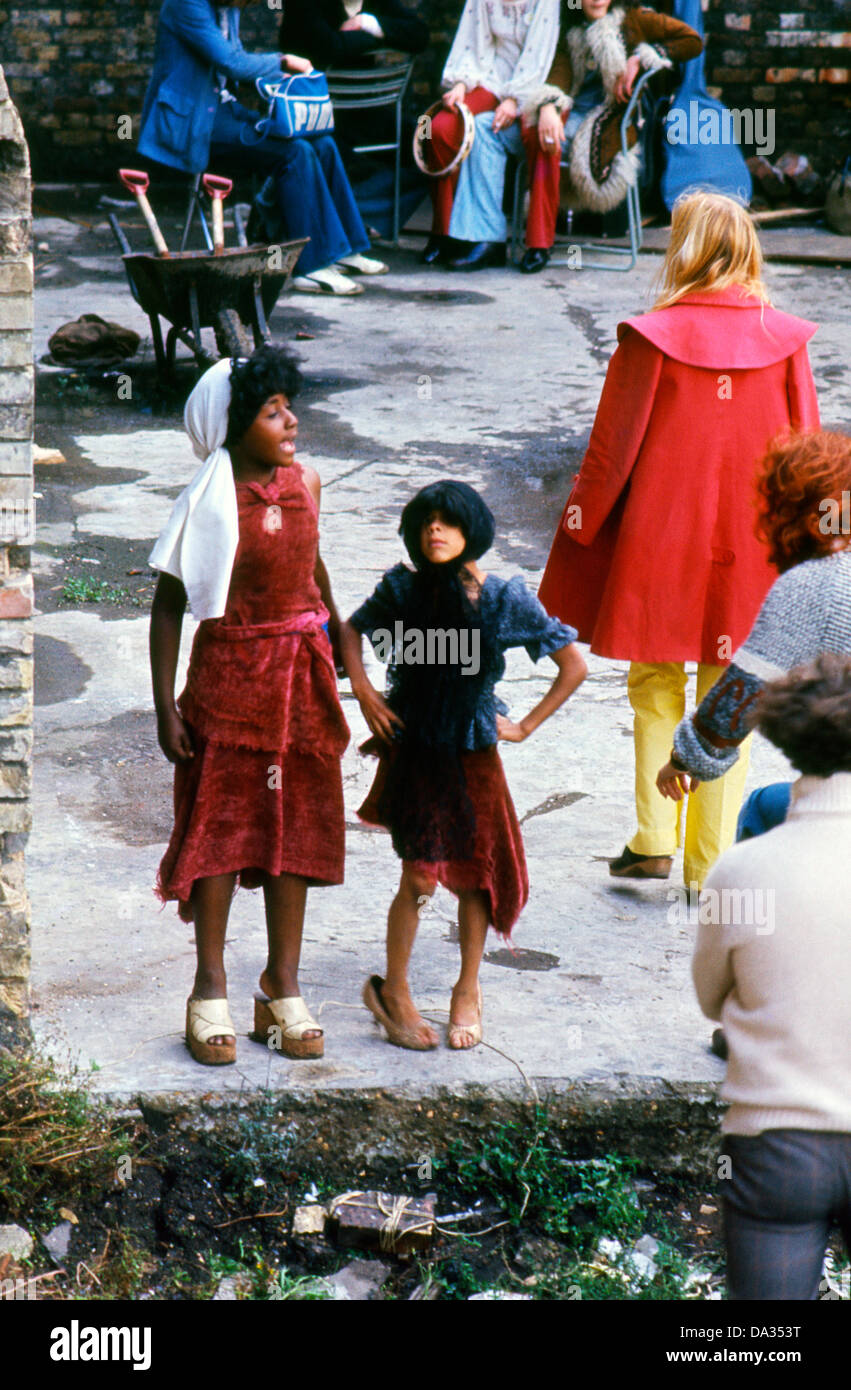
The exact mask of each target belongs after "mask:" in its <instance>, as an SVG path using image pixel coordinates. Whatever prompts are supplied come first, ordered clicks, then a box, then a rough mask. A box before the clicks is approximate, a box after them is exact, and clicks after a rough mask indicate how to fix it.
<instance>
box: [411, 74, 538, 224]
mask: <svg viewBox="0 0 851 1390" xmlns="http://www.w3.org/2000/svg"><path fill="white" fill-rule="evenodd" d="M464 101H465V104H466V105H467V106H468V107H469V109H470V110H471V111H472V113H473V115H474V116H477V115H479V113H480V112H482V111H495V110H496V108H497V106H498V105H499V101H498V100H497V98H496V97H495V96H494V95H493V93H492V92H488V91H486V89H485V88H484V87H475V88H474V89H473V91H472V92H468V93H467V95H466V97H465V98H464ZM462 134H463V127H462V124H461V120H460V118H459V117H458V116H457V115H456V113H455V112H454V111H448V110H445V109H444V110H443V111H439V112H438V113H437V115H436V116H435V117H434V120H433V121H432V126H431V144H432V149H433V152H434V160H435V164H436V165H439V166H441V167H443V166H445V165H446V164H449V163H450V161H451V160H452V159H453V158H454V157H455V155H456V154H457V153H458V150H459V149H460V147H461V138H462ZM522 136H523V146H524V149H525V151H526V162H527V165H528V169H529V215H528V218H527V221H526V245H527V246H528V247H533V248H537V249H541V250H549V248H550V247H551V246H552V244H553V242H554V241H555V234H556V217H557V215H558V209H559V181H560V177H561V175H560V169H559V160H560V158H561V154H560V151H559V150H555V151H554V152H553V153H552V154H544V152H543V150H542V149H541V147H540V145H539V143H538V127H537V126H527V125H526V124H525V123H524V125H523V127H522ZM457 183H458V174H457V172H456V173H454V174H450V175H449V177H448V178H445V179H434V180H433V181H432V186H431V196H432V203H433V206H434V220H433V222H432V235H433V236H447V235H448V234H449V221H450V218H451V217H452V202H453V199H454V197H455V188H456V186H457Z"/></svg>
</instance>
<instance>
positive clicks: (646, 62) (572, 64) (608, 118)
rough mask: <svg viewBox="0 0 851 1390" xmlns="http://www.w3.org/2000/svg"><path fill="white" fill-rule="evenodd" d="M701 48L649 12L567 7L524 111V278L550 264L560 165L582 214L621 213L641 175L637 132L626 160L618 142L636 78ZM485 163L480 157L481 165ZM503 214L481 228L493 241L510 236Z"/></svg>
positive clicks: (604, 0)
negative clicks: (545, 70)
mask: <svg viewBox="0 0 851 1390" xmlns="http://www.w3.org/2000/svg"><path fill="white" fill-rule="evenodd" d="M702 48H703V40H702V39H701V37H700V35H699V34H697V33H695V31H694V29H691V28H690V27H689V25H687V24H683V23H681V22H680V21H679V20H677V19H670V18H668V16H667V15H663V14H657V13H656V12H655V11H654V10H651V9H645V8H644V7H641V8H632V9H627V10H624V9H623V8H622V7H621V6H620V5H612V3H611V0H582V8H581V10H580V9H574V8H573V7H570V8H567V7H566V6H563V8H562V32H561V37H560V39H559V44H558V48H557V51H556V55H555V61H554V62H553V66H552V69H551V71H550V74H549V76H548V78H547V80H546V82H545V83H544V84H542V86H541V87H540V88H538V89H537V90H536V91H534V92H532V93H531V94H530V96H529V98H528V100H527V102H526V104H525V106H524V109H523V144H524V146H525V151H526V159H527V163H528V168H529V188H530V206H529V216H528V220H527V225H526V253H525V255H524V257H523V260H522V261H521V264H520V269H521V270H522V271H525V272H526V273H527V274H534V273H535V272H536V271H539V270H542V269H543V267H544V266H545V265H546V264H547V261H548V260H549V257H550V251H551V249H552V245H553V242H554V240H555V230H556V217H557V214H558V207H559V166H560V165H561V164H562V163H563V162H566V161H567V162H569V169H570V182H571V184H572V187H573V190H574V193H575V195H576V197H577V198H578V201H579V205H580V206H581V207H582V208H587V209H590V210H591V211H594V212H610V211H611V210H612V209H613V208H616V207H617V206H618V205H619V204H620V203H622V202H623V200H624V198H625V197H626V194H627V190H628V188H629V186H630V185H631V184H633V183H635V180H636V178H637V176H638V163H639V152H638V148H637V145H636V142H637V140H638V132H637V130H636V127H635V125H634V124H631V125H630V128H629V131H628V132H627V144H628V146H629V147H630V148H629V154H628V155H624V153H623V151H622V149H621V133H620V125H621V120H622V119H623V114H624V108H625V106H626V103H627V102H628V101H629V98H630V96H631V95H632V90H633V87H634V86H635V82H636V79H637V78H638V76H639V74H640V73H642V72H656V71H658V70H659V69H660V68H671V67H673V65H674V64H675V63H684V62H687V61H688V60H689V59H690V58H696V57H697V56H698V54H699V53H700V52H701V50H702ZM483 133H484V132H483ZM488 136H489V132H488V133H487V134H486V137H485V140H483V141H482V145H483V146H484V145H486V144H490V143H491V139H492V137H491V138H490V139H489V138H488ZM515 143H516V142H515ZM514 152H517V151H516V150H515V151H514ZM485 157H486V153H485V150H484V149H483V148H482V149H480V150H479V152H478V158H479V159H484V158H485ZM496 211H498V212H499V217H497V216H496ZM501 211H502V210H501V206H500V208H499V209H497V210H491V214H490V221H489V222H488V224H487V226H484V225H483V226H482V228H480V230H482V231H483V232H484V231H487V232H488V234H489V239H490V234H491V233H494V234H495V233H496V232H497V231H499V230H500V228H504V219H503V218H502V216H501ZM501 235H503V236H504V231H502V232H501Z"/></svg>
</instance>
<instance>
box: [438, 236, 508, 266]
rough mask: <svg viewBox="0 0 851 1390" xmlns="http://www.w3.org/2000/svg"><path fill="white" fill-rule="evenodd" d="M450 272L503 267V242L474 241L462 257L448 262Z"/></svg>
mask: <svg viewBox="0 0 851 1390" xmlns="http://www.w3.org/2000/svg"><path fill="white" fill-rule="evenodd" d="M449 265H450V269H452V270H485V269H486V268H487V267H488V266H492V265H493V266H501V265H505V242H504V241H476V242H474V243H473V245H472V246H471V247H470V250H469V251H467V252H466V254H465V255H463V256H456V258H455V259H454V260H452V261H450V262H449Z"/></svg>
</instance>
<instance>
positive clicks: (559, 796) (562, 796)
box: [520, 792, 588, 825]
mask: <svg viewBox="0 0 851 1390" xmlns="http://www.w3.org/2000/svg"><path fill="white" fill-rule="evenodd" d="M587 795H588V793H587V792H555V793H554V794H553V795H552V796H548V797H547V799H546V801H541V802H539V804H538V805H537V806H533V807H532V809H531V811H527V812H526V814H525V815H524V816H521V818H520V824H521V825H525V823H526V821H527V820H531V819H532V817H533V816H546V815H549V813H550V811H560V810H561V809H562V807H563V806H572V805H573V803H574V801H581V800H582V798H583V797H585V796H587Z"/></svg>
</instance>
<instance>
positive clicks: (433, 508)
mask: <svg viewBox="0 0 851 1390" xmlns="http://www.w3.org/2000/svg"><path fill="white" fill-rule="evenodd" d="M432 512H440V514H441V516H442V517H443V518H444V519H445V520H446V521H448V522H449V524H450V526H457V527H458V529H459V530H460V531H462V532H463V534H464V538H465V540H466V542H467V544H466V546H465V547H464V550H463V553H462V554H461V556H460V558H459V560H458V564H459V565H461V564H464V563H465V562H466V561H467V560H478V559H479V558H480V557H481V556H482V555H484V553H485V551H486V550H490V548H491V546H492V545H493V538H494V530H495V527H494V519H493V515H492V513H491V510H490V508H489V507H487V506H486V505H485V503H484V502H483V501H482V499H481V497H480V496H479V494H478V493H477V492H476V491H475V489H474V488H471V487H470V486H469V484H467V483H457V482H453V481H452V480H451V479H448V478H444V479H443V480H442V481H441V482H439V483H429V485H428V487H424V488H421V489H420V491H419V492H418V493H417V494H416V496H415V497H412V498H411V500H410V502H408V504H407V505H406V507H405V509H404V511H403V512H402V520H401V522H400V524H399V535H400V536H401V537H402V540H403V541H404V542H405V549H406V550H407V552H408V554H409V555H410V557H411V560H412V561H413V564H414V565H415V566H416V568H417V569H418V570H419V569H422V568H423V566H425V565H426V559H425V556H424V555H423V552H422V550H421V548H420V532H421V531H422V528H423V523H424V522H426V521H427V520H428V518H429V517H430V516H431V514H432Z"/></svg>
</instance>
